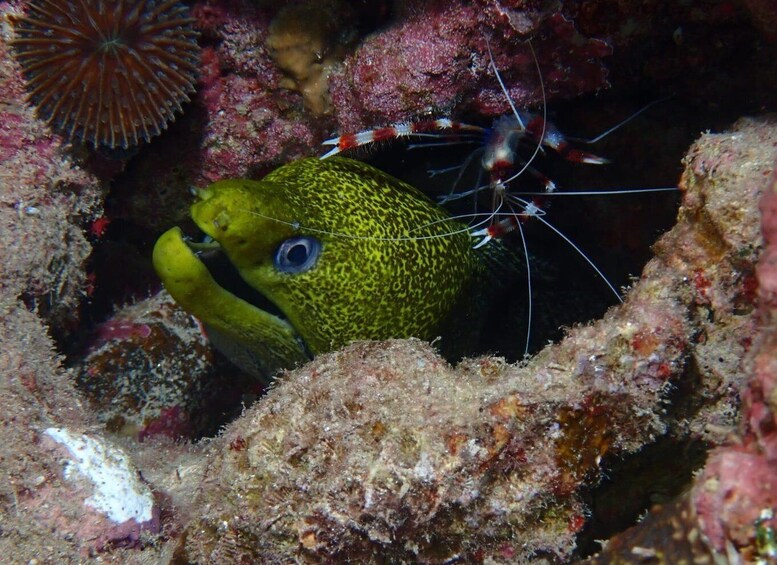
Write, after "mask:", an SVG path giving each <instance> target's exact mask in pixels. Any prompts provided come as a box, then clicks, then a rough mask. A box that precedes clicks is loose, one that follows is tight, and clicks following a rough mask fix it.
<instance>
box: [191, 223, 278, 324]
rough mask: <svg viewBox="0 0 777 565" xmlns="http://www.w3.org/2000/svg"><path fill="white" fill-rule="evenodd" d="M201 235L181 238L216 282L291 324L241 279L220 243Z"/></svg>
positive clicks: (249, 302)
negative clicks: (197, 238)
mask: <svg viewBox="0 0 777 565" xmlns="http://www.w3.org/2000/svg"><path fill="white" fill-rule="evenodd" d="M201 235H202V237H201V238H200V239H202V241H199V242H197V241H195V240H194V239H195V238H189V237H184V238H183V240H184V243H186V245H187V246H188V247H189V249H191V250H192V251H193V252H194V255H195V256H196V257H197V258H198V259H199V260H200V261H201V262H202V263H203V264H204V265H205V267H206V268H207V269H208V272H209V273H210V276H211V277H213V280H214V281H215V282H216V284H217V285H219V286H220V287H221V288H223V289H224V290H226V291H227V292H228V293H230V294H232V295H234V296H236V297H237V298H239V299H241V300H243V301H244V302H247V303H248V304H250V305H251V306H253V307H254V308H256V309H257V310H262V311H264V312H267V313H268V314H272V315H273V316H275V317H276V318H280V319H281V320H283V321H284V322H286V323H287V324H289V325H291V322H289V320H288V318H287V317H286V316H285V315H284V313H283V312H282V311H281V309H280V308H278V307H277V306H276V305H275V304H274V303H273V302H272V301H271V300H270V299H269V298H267V297H266V296H265V295H264V294H262V293H261V292H259V291H258V290H256V289H255V288H254V287H252V286H251V285H249V284H248V283H247V282H246V281H245V280H243V277H241V276H240V273H239V272H238V270H237V268H236V267H235V266H234V265H233V264H232V262H231V261H230V260H229V258H228V257H227V254H226V253H225V252H224V248H223V247H221V244H219V242H218V241H216V240H215V239H213V238H212V237H210V236H209V235H205V234H204V232H201Z"/></svg>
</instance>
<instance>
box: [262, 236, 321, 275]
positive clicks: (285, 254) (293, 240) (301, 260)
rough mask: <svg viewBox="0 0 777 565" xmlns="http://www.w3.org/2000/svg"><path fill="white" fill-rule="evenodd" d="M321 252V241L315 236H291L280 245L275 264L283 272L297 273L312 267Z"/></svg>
mask: <svg viewBox="0 0 777 565" xmlns="http://www.w3.org/2000/svg"><path fill="white" fill-rule="evenodd" d="M320 254H321V242H320V241H318V240H317V239H316V238H315V237H310V236H300V237H290V238H289V239H287V240H286V241H284V242H283V243H281V244H280V245H279V246H278V250H277V251H276V252H275V260H274V263H273V264H274V265H275V268H276V269H277V270H279V271H280V272H282V273H289V274H292V275H295V274H297V273H304V272H306V271H309V270H310V269H312V268H313V267H314V266H315V264H316V261H317V260H318V256H319V255H320Z"/></svg>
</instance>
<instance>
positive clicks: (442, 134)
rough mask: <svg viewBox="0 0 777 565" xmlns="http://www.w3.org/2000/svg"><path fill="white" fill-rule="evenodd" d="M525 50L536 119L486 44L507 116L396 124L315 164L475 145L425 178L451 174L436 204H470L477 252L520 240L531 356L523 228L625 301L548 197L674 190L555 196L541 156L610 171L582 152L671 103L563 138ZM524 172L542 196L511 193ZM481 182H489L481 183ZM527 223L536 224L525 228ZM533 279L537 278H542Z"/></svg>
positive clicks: (351, 140)
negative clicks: (536, 89)
mask: <svg viewBox="0 0 777 565" xmlns="http://www.w3.org/2000/svg"><path fill="white" fill-rule="evenodd" d="M527 45H528V47H529V49H530V50H531V54H532V58H533V60H534V64H535V67H536V71H537V74H538V77H539V83H540V87H541V89H542V100H543V104H542V111H541V113H540V114H534V113H531V112H529V111H527V110H524V109H519V108H517V107H516V105H515V103H514V102H513V100H512V99H511V97H510V94H509V92H508V90H507V88H506V86H505V84H504V82H503V79H502V76H501V74H500V72H499V69H498V68H497V65H496V63H495V62H494V57H493V54H492V52H491V47H490V44H489V42H488V41H486V53H487V57H488V66H489V69H490V71H491V73H492V74H493V77H494V80H495V81H496V82H497V83H498V85H499V88H500V89H501V93H502V95H503V96H504V98H505V100H506V101H507V103H508V105H509V108H510V112H509V113H508V114H505V115H503V116H501V117H498V118H496V119H495V120H494V121H493V123H492V124H491V125H490V126H480V125H476V124H474V123H468V122H463V121H457V120H453V119H450V118H439V119H425V120H420V121H416V122H404V123H397V124H393V125H389V126H384V127H379V128H375V129H368V130H364V131H360V132H358V133H352V134H344V135H340V136H338V137H334V138H331V139H328V140H326V141H325V142H324V146H326V147H331V149H329V150H328V151H327V152H326V153H324V154H323V155H322V156H321V157H320V158H321V159H326V158H328V157H331V156H333V155H337V154H340V153H346V154H347V153H352V152H353V151H354V150H357V149H359V148H364V147H366V148H370V147H374V146H376V145H379V144H381V143H383V142H387V141H391V140H400V139H410V140H418V141H417V142H413V143H412V144H410V145H409V146H408V147H407V148H408V149H434V148H449V147H452V146H457V145H472V144H474V145H476V148H475V149H474V150H470V151H469V152H468V153H466V154H465V155H464V156H463V158H462V159H461V161H460V162H459V164H457V165H455V166H452V167H448V168H443V169H428V170H427V172H428V174H429V176H430V177H442V176H443V175H445V174H452V175H454V180H453V181H452V182H451V183H450V184H449V188H448V190H447V192H445V193H443V194H441V195H440V196H439V197H438V201H439V202H440V203H441V204H445V205H451V204H452V203H454V202H459V203H460V202H462V201H464V200H465V199H471V200H472V202H473V203H474V209H473V210H472V211H469V212H463V211H462V210H461V208H457V211H458V212H460V213H458V214H457V215H456V216H455V218H456V219H466V220H469V221H470V226H471V229H470V235H471V236H472V237H473V246H474V247H482V246H484V245H488V244H489V242H490V241H492V240H495V239H498V240H506V239H513V240H517V241H518V245H519V247H520V253H521V254H522V255H523V258H524V261H525V263H526V302H525V317H526V320H527V321H526V337H525V344H524V348H523V354H524V355H526V354H527V353H528V352H529V350H530V349H531V345H530V344H532V340H533V336H532V326H533V324H534V323H536V322H535V320H534V314H533V311H532V309H533V304H534V297H533V289H534V286H535V281H534V280H533V274H532V273H533V268H532V267H533V266H532V263H535V261H534V259H533V258H532V254H531V253H530V250H529V246H528V243H527V234H526V233H525V229H526V227H528V224H532V223H537V224H541V225H542V226H543V227H544V228H545V229H547V230H550V231H551V232H553V233H554V234H555V236H557V237H559V238H560V239H561V240H562V241H563V242H564V243H565V246H566V247H567V248H568V249H570V250H572V252H573V254H574V255H576V256H577V258H576V260H578V261H583V262H584V263H585V264H586V268H587V269H589V270H590V271H591V272H592V273H594V274H595V276H596V277H598V279H599V281H600V283H603V286H604V287H605V288H606V289H607V290H606V292H608V293H609V294H610V296H611V298H610V300H612V298H614V299H615V300H616V301H618V302H622V301H623V298H622V294H621V292H620V291H619V290H618V289H617V286H619V285H617V283H613V282H611V277H610V276H608V275H607V274H605V272H604V271H603V269H601V268H600V267H599V266H598V265H597V262H595V261H594V260H593V259H592V258H591V255H589V254H588V253H587V252H586V251H584V247H583V246H582V245H580V244H578V243H576V242H575V238H573V237H571V236H568V235H566V234H565V231H564V230H562V229H560V228H558V227H556V225H554V223H552V222H551V221H550V220H549V219H547V217H546V216H547V213H548V209H549V201H550V200H551V199H552V198H553V197H568V196H578V197H584V196H617V195H630V194H637V195H639V194H642V195H643V196H644V195H645V194H647V193H661V192H669V193H673V192H676V191H677V188H676V187H674V186H670V187H661V188H647V189H614V190H613V189H602V190H575V191H559V190H557V188H558V186H557V184H556V182H555V181H554V180H553V179H552V178H550V177H549V176H547V175H545V174H544V173H543V172H542V171H541V170H540V169H539V168H537V167H536V166H535V161H536V160H537V159H538V157H540V156H543V155H545V154H546V153H550V154H553V155H555V156H556V157H557V158H560V160H563V161H565V162H568V163H572V164H575V165H578V164H585V165H605V164H608V163H609V160H608V159H607V158H605V157H601V156H599V155H597V154H594V153H591V152H589V151H586V150H584V149H583V148H582V146H583V145H592V144H594V143H597V142H599V141H601V140H603V139H605V138H606V137H608V136H609V135H610V134H612V133H614V132H616V131H617V130H619V129H620V128H621V127H623V126H625V125H626V124H628V123H629V122H631V121H632V120H634V119H636V118H637V117H638V116H640V115H642V114H643V113H644V112H646V111H647V110H649V109H650V108H652V107H653V106H654V105H656V104H658V103H660V102H663V101H664V100H665V99H666V98H668V97H664V98H658V99H654V100H653V101H651V102H650V103H648V104H645V105H643V106H642V107H641V108H639V109H638V110H637V111H635V112H632V113H631V114H630V115H629V116H627V117H626V118H625V119H621V120H620V121H619V122H618V123H616V124H615V125H613V126H611V127H608V128H607V129H606V130H605V131H604V132H602V133H600V134H599V135H597V136H595V137H593V138H590V139H584V138H573V137H567V136H565V135H564V134H563V133H561V131H560V130H559V129H558V128H557V127H556V126H555V125H554V124H553V123H552V122H551V121H549V120H548V115H547V104H546V101H545V87H544V84H543V82H542V72H541V69H540V67H539V63H538V60H537V57H536V54H535V53H534V48H533V46H532V44H531V42H527ZM527 173H528V175H530V176H531V177H533V178H534V179H535V181H536V183H538V184H539V185H540V186H541V187H542V189H541V190H540V191H537V190H534V191H531V190H519V189H518V187H516V184H517V181H519V179H521V177H523V176H524V175H526V174H527ZM467 175H469V177H470V178H469V179H468V180H469V183H470V184H469V186H471V187H472V188H468V189H462V188H461V187H462V186H465V185H466V184H467V183H466V182H465V179H466V178H467ZM484 177H486V178H487V179H488V180H487V181H485V182H484V180H483V179H484ZM521 180H522V179H521ZM483 201H487V206H488V209H487V210H486V211H481V210H479V209H478V207H479V205H482V203H483ZM529 220H536V221H533V222H529ZM530 229H531V228H530ZM516 236H517V237H516ZM535 268H536V266H535ZM543 270H544V269H543ZM538 278H542V276H540V277H538ZM562 323H564V322H562ZM539 345H541V341H540V340H536V341H535V342H534V343H533V346H534V347H536V346H539Z"/></svg>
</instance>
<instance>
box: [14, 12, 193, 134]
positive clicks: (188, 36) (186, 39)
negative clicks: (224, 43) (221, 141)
mask: <svg viewBox="0 0 777 565" xmlns="http://www.w3.org/2000/svg"><path fill="white" fill-rule="evenodd" d="M11 21H12V23H13V26H14V31H15V38H14V40H13V41H12V42H11V45H12V47H13V49H14V52H15V58H16V60H17V61H18V62H19V64H20V65H21V67H22V71H23V74H24V77H25V78H26V80H27V88H28V90H29V100H30V102H31V103H32V104H33V105H34V106H36V107H37V111H38V116H39V117H40V118H42V119H44V120H46V121H47V122H48V123H49V124H50V125H51V127H52V128H54V129H56V130H57V131H59V132H61V133H62V134H63V135H65V136H66V137H67V138H68V139H70V140H81V141H83V142H88V143H91V144H92V145H94V146H95V147H97V146H101V145H102V146H108V147H112V148H113V147H124V148H126V147H129V146H132V145H136V144H138V143H139V142H140V140H141V139H145V140H146V141H148V140H149V139H151V138H152V137H153V136H155V135H158V134H159V133H160V132H161V131H162V130H164V129H165V128H166V127H167V123H168V122H170V121H172V120H173V119H174V118H175V112H176V111H181V103H182V102H185V101H188V100H189V96H188V94H189V93H191V92H193V91H194V81H195V78H196V73H197V62H198V57H199V47H198V45H197V36H198V33H197V31H196V30H195V29H194V27H193V24H194V20H193V19H192V18H191V17H189V11H188V8H187V7H186V6H184V5H183V4H181V3H180V2H177V1H174V0H134V1H133V0H30V2H29V3H28V5H27V9H26V11H25V14H24V15H20V16H15V17H12V18H11Z"/></svg>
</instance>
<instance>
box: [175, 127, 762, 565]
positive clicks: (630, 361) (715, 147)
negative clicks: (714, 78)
mask: <svg viewBox="0 0 777 565" xmlns="http://www.w3.org/2000/svg"><path fill="white" fill-rule="evenodd" d="M776 139H777V127H775V125H774V122H769V121H749V120H743V121H742V122H740V123H739V124H738V125H737V128H736V131H735V132H734V133H731V134H721V135H718V136H713V135H708V136H705V137H703V138H702V139H701V140H700V141H699V143H698V144H697V145H696V146H695V148H694V149H692V151H691V152H690V154H689V158H688V168H687V170H686V174H685V176H684V180H683V183H682V187H683V189H684V198H683V206H682V208H681V210H680V213H679V222H678V225H677V226H676V227H675V228H674V229H673V230H672V231H671V232H669V233H668V234H666V235H665V236H664V237H663V238H662V239H661V241H660V242H659V244H658V245H657V246H656V249H657V257H656V258H655V259H654V260H652V261H651V262H650V263H649V264H648V265H647V267H646V268H645V271H644V272H643V276H642V278H641V280H640V282H639V283H638V284H637V285H636V286H635V287H634V288H633V289H632V290H631V292H630V293H629V295H628V298H627V300H626V303H625V304H624V305H623V306H622V307H620V308H617V309H612V310H611V311H610V312H608V313H607V315H606V316H605V317H604V319H603V320H601V321H599V322H597V323H595V324H593V325H591V326H586V327H579V328H575V329H572V330H570V331H569V333H568V335H567V337H566V338H565V339H564V340H563V341H562V342H561V343H559V344H558V345H554V346H550V347H547V348H546V349H544V350H543V351H542V352H541V353H539V354H538V355H537V356H535V357H534V358H532V359H531V360H530V361H529V362H528V363H526V364H525V365H521V366H511V365H506V364H505V363H503V362H500V361H499V360H498V359H493V358H482V359H476V360H472V361H470V362H465V363H462V364H461V365H460V366H459V367H458V368H457V369H452V368H451V367H449V366H448V365H447V364H445V363H444V362H442V360H441V359H440V358H439V357H437V356H436V355H435V354H434V353H433V352H432V351H431V350H430V349H429V348H428V346H425V345H422V344H420V343H419V342H414V341H410V342H399V341H394V342H387V343H384V344H375V343H360V344H355V345H353V346H351V347H349V348H346V349H345V350H343V351H342V352H339V353H335V354H332V355H325V356H322V357H320V358H318V359H317V360H316V361H314V362H313V363H312V364H310V365H308V366H306V367H304V368H302V369H299V370H297V371H295V372H293V373H291V374H289V375H287V376H285V377H284V378H283V379H282V380H281V381H280V382H279V383H278V384H277V386H276V387H274V388H273V389H272V390H271V391H270V392H269V393H268V395H267V396H266V397H265V398H264V399H263V400H262V401H261V402H259V403H257V404H256V405H255V406H254V407H252V408H251V409H249V410H248V412H247V413H246V414H245V415H244V416H243V417H242V418H241V419H239V420H238V421H236V422H235V423H234V424H232V425H231V426H230V427H229V428H228V429H227V431H226V432H225V434H224V436H223V437H222V438H220V439H219V440H218V441H217V442H216V443H214V446H213V451H214V453H213V456H212V457H213V459H212V461H211V462H210V463H209V465H208V470H207V474H206V478H205V481H204V483H203V485H204V488H203V491H202V495H201V496H202V498H201V501H200V503H199V505H200V507H201V508H202V509H203V513H202V515H201V516H200V518H199V519H196V520H195V521H194V522H193V524H191V525H190V526H189V528H188V529H187V534H186V537H185V543H186V551H187V555H188V556H189V558H190V559H192V560H194V561H197V562H221V561H224V560H230V561H240V560H249V561H250V560H258V561H264V562H284V561H286V560H289V559H299V558H300V556H302V558H303V559H304V560H311V561H317V560H342V559H352V560H359V561H361V562H378V561H380V560H382V559H394V560H400V561H403V562H411V561H412V562H418V561H421V562H438V561H446V560H451V559H461V560H464V561H489V562H515V561H521V562H522V561H526V560H532V559H539V558H541V557H542V556H553V558H556V559H562V560H563V559H568V558H570V557H571V556H572V555H573V552H574V549H575V545H576V535H577V534H578V533H579V532H580V531H581V529H582V528H583V527H584V526H585V524H586V522H587V516H588V512H589V510H588V509H587V508H586V506H585V504H584V502H583V499H582V497H581V494H582V492H583V491H584V490H585V489H587V488H589V487H591V486H594V485H596V484H597V483H598V482H599V481H600V480H601V479H602V477H603V474H605V473H607V468H608V466H609V464H611V462H612V461H613V460H614V458H616V457H623V456H626V455H628V454H632V453H636V452H638V451H639V450H641V449H642V448H643V447H645V446H647V445H649V444H651V443H653V442H654V441H655V440H656V439H657V438H659V437H661V436H664V435H669V436H673V437H675V438H676V439H685V440H689V439H692V438H693V439H695V438H698V437H700V436H701V437H703V438H704V439H706V440H707V441H708V442H709V443H712V444H714V443H715V442H716V441H720V439H721V435H720V434H721V430H728V429H732V426H733V425H734V424H735V412H736V405H735V402H736V393H737V391H739V390H741V387H742V386H743V377H741V376H739V375H743V374H744V373H743V371H744V367H743V366H742V358H743V353H744V352H745V351H747V350H748V349H749V348H750V346H751V344H750V342H749V340H748V339H747V337H748V336H751V335H753V332H754V329H755V326H754V319H755V308H754V295H753V293H752V288H751V284H750V283H749V282H748V281H749V278H748V277H752V273H753V269H754V262H755V261H756V259H757V257H758V254H759V250H760V248H761V239H760V234H759V231H758V225H759V222H758V206H757V203H758V199H759V197H760V195H761V194H762V193H763V192H765V191H766V179H768V176H765V174H768V172H769V171H770V170H771V168H772V166H773V163H774V158H775V154H774V142H775V140H776ZM698 273H700V275H699V274H698ZM700 281H701V282H700ZM710 320H715V324H714V325H713V324H711V322H710ZM713 347H714V351H715V361H716V364H714V365H713V364H712V360H711V357H712V351H713ZM678 391H679V392H678ZM712 406H715V411H714V412H713V411H712V409H711V407H712ZM755 484H756V485H757V484H758V483H757V482H756V483H755ZM768 485H769V484H768V483H767V485H766V486H765V487H756V489H759V488H768ZM758 492H761V491H758ZM756 494H757V493H756ZM767 502H768V501H767ZM732 510H733V511H736V510H735V507H734V508H732ZM759 512H760V510H759ZM768 526H769V524H765V527H768Z"/></svg>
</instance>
